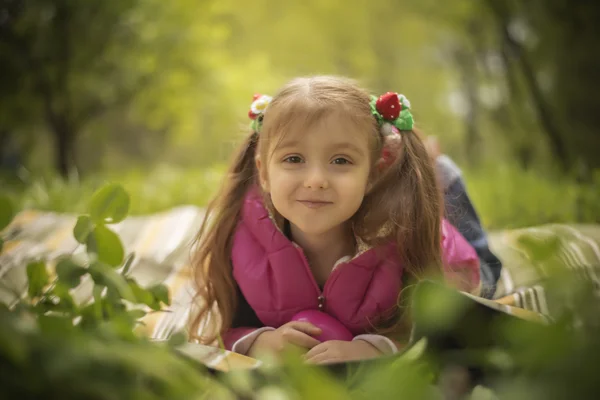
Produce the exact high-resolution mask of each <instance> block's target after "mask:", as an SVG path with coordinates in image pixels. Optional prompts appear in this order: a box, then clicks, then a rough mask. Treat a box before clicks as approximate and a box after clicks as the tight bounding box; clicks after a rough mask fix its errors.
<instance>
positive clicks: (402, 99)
mask: <svg viewBox="0 0 600 400" xmlns="http://www.w3.org/2000/svg"><path fill="white" fill-rule="evenodd" d="M398 100H399V101H400V104H402V108H410V101H408V99H407V98H406V96H405V95H403V94H399V95H398Z"/></svg>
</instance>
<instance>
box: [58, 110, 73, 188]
mask: <svg viewBox="0 0 600 400" xmlns="http://www.w3.org/2000/svg"><path fill="white" fill-rule="evenodd" d="M52 134H53V136H54V157H55V161H54V162H55V168H56V170H57V171H58V173H59V174H60V176H61V177H63V178H65V179H67V178H69V175H70V174H71V173H72V172H73V171H74V170H75V169H76V164H75V131H74V129H73V127H72V126H71V125H70V124H69V123H68V122H67V121H66V119H65V118H64V117H61V118H59V119H58V120H57V121H56V123H55V124H53V126H52Z"/></svg>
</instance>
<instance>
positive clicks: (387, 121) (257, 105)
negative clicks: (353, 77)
mask: <svg viewBox="0 0 600 400" xmlns="http://www.w3.org/2000/svg"><path fill="white" fill-rule="evenodd" d="M272 99H273V98H272V97H271V96H267V95H264V94H255V95H254V97H253V98H252V100H253V101H252V104H251V105H250V111H249V112H248V116H249V117H250V119H251V120H252V122H251V123H250V128H251V129H252V131H253V132H256V133H258V132H260V129H261V127H262V118H263V114H264V112H265V110H266V108H267V106H268V105H269V103H270V102H271V100H272ZM369 104H370V106H371V113H372V114H373V116H374V117H375V119H376V120H377V124H378V125H379V131H380V132H381V135H382V136H383V140H384V145H383V150H382V152H381V158H380V159H379V160H378V161H377V166H378V167H379V168H380V169H384V168H386V167H388V166H389V165H391V164H392V163H393V162H394V160H395V158H396V157H395V156H396V155H397V154H398V151H399V150H400V145H401V142H402V136H401V135H400V131H410V130H412V128H413V125H414V119H413V116H412V114H411V112H410V101H408V99H407V98H406V96H404V95H403V94H398V93H395V92H387V93H385V94H383V95H381V96H379V97H376V96H371V101H370V103H369Z"/></svg>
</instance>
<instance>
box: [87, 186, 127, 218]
mask: <svg viewBox="0 0 600 400" xmlns="http://www.w3.org/2000/svg"><path fill="white" fill-rule="evenodd" d="M128 212H129V194H128V193H127V192H126V191H125V189H123V187H122V186H121V185H119V184H116V183H111V184H108V185H106V186H104V187H102V188H101V189H100V190H98V191H97V192H96V193H95V194H94V196H93V197H92V200H91V202H90V217H91V218H92V220H93V221H94V222H98V223H112V224H114V223H117V222H120V221H122V220H124V219H125V217H127V213H128Z"/></svg>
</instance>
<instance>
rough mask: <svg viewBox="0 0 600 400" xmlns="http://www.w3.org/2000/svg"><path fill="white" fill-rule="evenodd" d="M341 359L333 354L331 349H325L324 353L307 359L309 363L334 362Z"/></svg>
mask: <svg viewBox="0 0 600 400" xmlns="http://www.w3.org/2000/svg"><path fill="white" fill-rule="evenodd" d="M338 361H339V359H338V358H337V357H336V356H334V355H333V354H331V352H329V351H324V352H323V353H319V354H316V355H314V356H313V357H310V358H308V359H307V360H306V362H307V363H309V364H331V363H334V362H338Z"/></svg>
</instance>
